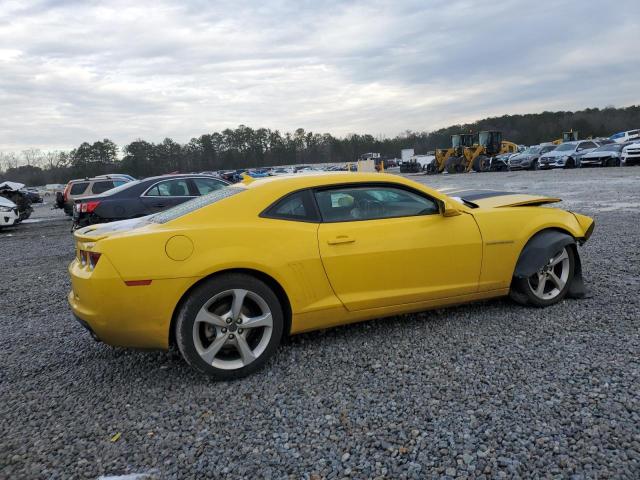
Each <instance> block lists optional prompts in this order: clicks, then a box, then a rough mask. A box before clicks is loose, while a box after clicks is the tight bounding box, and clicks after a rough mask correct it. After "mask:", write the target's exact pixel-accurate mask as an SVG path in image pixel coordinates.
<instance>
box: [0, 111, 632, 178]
mask: <svg viewBox="0 0 640 480" xmlns="http://www.w3.org/2000/svg"><path fill="white" fill-rule="evenodd" d="M633 128H640V105H637V106H630V107H626V108H614V107H606V108H604V109H598V108H589V109H586V110H581V111H576V112H543V113H539V114H526V115H503V116H501V117H491V118H485V119H483V120H479V121H476V122H473V123H470V124H464V125H452V126H450V127H447V128H442V129H439V130H435V131H432V132H426V131H422V132H413V131H406V132H404V133H402V134H400V135H398V136H396V137H393V138H380V137H374V136H373V135H370V134H350V135H346V136H345V137H342V138H338V137H334V136H333V135H331V134H329V133H323V134H320V133H314V132H307V131H305V130H304V129H302V128H299V129H297V130H296V131H295V132H293V133H290V132H285V133H281V132H280V131H278V130H271V129H268V128H258V129H253V128H250V127H247V126H245V125H240V126H239V127H238V128H235V129H226V130H223V131H221V132H214V133H207V134H204V135H201V136H199V137H197V138H192V139H191V140H190V141H189V142H188V143H186V144H180V143H178V142H176V141H174V140H172V139H170V138H165V139H164V140H163V141H162V142H159V143H153V142H148V141H145V140H142V139H138V140H134V141H133V142H131V143H129V144H127V145H124V146H123V147H122V148H121V149H119V148H118V146H117V145H116V144H115V143H114V142H113V141H111V140H109V139H104V140H99V141H96V142H93V143H89V142H84V143H82V144H81V145H80V146H78V147H77V148H75V149H73V150H71V151H56V152H42V151H40V150H37V149H28V150H24V151H23V152H21V153H20V154H16V153H1V152H0V180H2V181H4V180H11V181H16V182H21V183H25V184H27V185H44V184H48V183H66V182H67V181H68V180H69V179H71V178H83V177H90V176H95V175H100V174H106V173H127V174H130V175H133V176H134V177H137V178H143V177H148V176H152V175H160V174H164V173H170V172H183V173H184V172H201V171H211V170H231V169H238V168H256V167H267V166H277V165H293V164H314V163H331V162H353V161H355V160H357V159H358V158H359V157H360V155H362V154H363V153H367V152H379V153H380V154H382V156H383V157H386V158H394V157H398V156H399V155H400V150H401V149H403V148H413V149H414V150H415V151H416V153H427V152H429V151H432V150H434V149H435V148H443V147H447V146H449V144H450V136H451V135H452V134H455V133H460V132H468V131H473V132H478V131H482V130H500V131H502V133H503V138H504V139H505V140H510V141H512V142H515V143H518V144H525V145H533V144H537V143H540V142H546V141H552V140H555V139H557V138H560V137H561V134H562V132H564V131H569V130H574V131H575V130H577V131H578V132H579V134H580V138H586V137H588V136H594V137H598V136H609V135H611V134H612V133H615V132H618V131H624V130H629V129H633Z"/></svg>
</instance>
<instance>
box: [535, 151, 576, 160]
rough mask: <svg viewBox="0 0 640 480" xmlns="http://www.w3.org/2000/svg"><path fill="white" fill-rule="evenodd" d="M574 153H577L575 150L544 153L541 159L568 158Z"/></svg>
mask: <svg viewBox="0 0 640 480" xmlns="http://www.w3.org/2000/svg"><path fill="white" fill-rule="evenodd" d="M574 153H575V150H562V151H558V150H551V151H550V152H547V153H543V154H542V155H541V157H550V158H556V157H568V156H569V155H573V154H574Z"/></svg>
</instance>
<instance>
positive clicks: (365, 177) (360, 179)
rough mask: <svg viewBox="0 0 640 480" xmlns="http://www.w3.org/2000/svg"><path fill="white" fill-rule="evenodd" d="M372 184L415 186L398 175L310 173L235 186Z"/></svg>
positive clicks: (250, 181)
mask: <svg viewBox="0 0 640 480" xmlns="http://www.w3.org/2000/svg"><path fill="white" fill-rule="evenodd" d="M372 182H388V183H397V184H403V185H414V184H415V183H414V182H412V181H411V180H407V179H405V178H404V177H400V176H398V175H392V174H388V173H369V172H344V171H337V172H308V173H296V174H291V175H279V176H275V177H263V178H256V179H253V180H251V179H249V180H246V179H245V181H244V182H242V183H239V184H235V185H233V186H234V187H236V186H242V187H246V188H248V189H253V188H262V187H269V186H273V187H275V188H282V189H285V190H289V189H290V190H294V189H302V188H313V187H322V186H329V185H340V184H345V183H372Z"/></svg>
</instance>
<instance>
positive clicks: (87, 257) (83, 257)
mask: <svg viewBox="0 0 640 480" xmlns="http://www.w3.org/2000/svg"><path fill="white" fill-rule="evenodd" d="M78 254H79V255H78V257H79V259H80V265H82V266H83V267H86V266H87V265H89V270H93V269H94V268H96V265H97V264H98V260H100V255H101V254H100V253H98V252H88V251H86V250H79V251H78Z"/></svg>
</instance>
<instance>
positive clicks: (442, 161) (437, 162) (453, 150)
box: [427, 133, 475, 174]
mask: <svg viewBox="0 0 640 480" xmlns="http://www.w3.org/2000/svg"><path fill="white" fill-rule="evenodd" d="M474 143H475V135H474V134H473V133H458V134H456V135H451V147H449V148H437V149H436V150H435V152H434V155H435V157H436V158H435V159H434V160H433V161H432V162H431V163H430V164H429V165H428V166H427V173H428V174H435V173H442V172H443V171H444V169H445V167H446V165H447V161H448V160H449V158H451V157H461V156H462V154H463V151H464V149H465V148H468V147H472V146H473V145H474Z"/></svg>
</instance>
